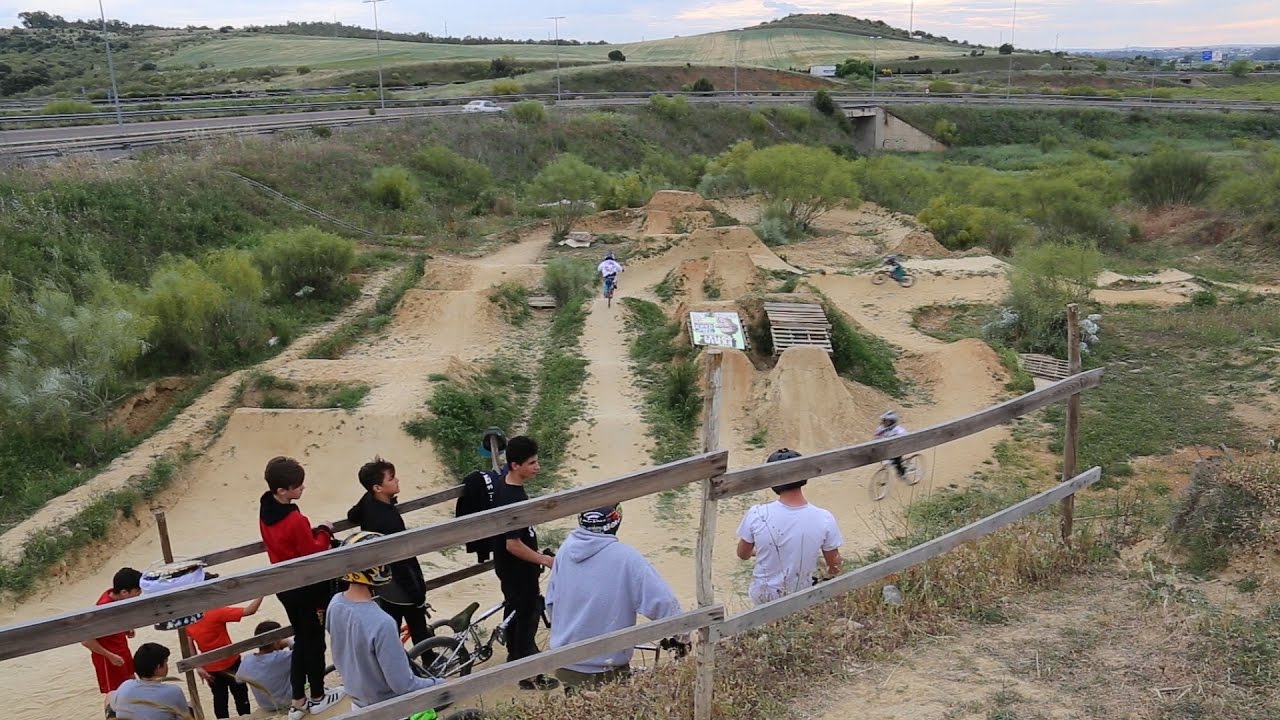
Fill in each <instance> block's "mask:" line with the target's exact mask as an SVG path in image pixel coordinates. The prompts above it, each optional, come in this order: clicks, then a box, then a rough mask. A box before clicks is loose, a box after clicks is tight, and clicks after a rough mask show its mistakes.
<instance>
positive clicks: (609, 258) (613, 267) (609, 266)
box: [596, 250, 623, 287]
mask: <svg viewBox="0 0 1280 720" xmlns="http://www.w3.org/2000/svg"><path fill="white" fill-rule="evenodd" d="M596 270H599V271H600V274H601V275H602V276H604V277H605V278H606V279H607V278H608V277H609V276H610V275H612V276H613V284H614V286H615V287H616V286H617V284H618V273H620V272H622V271H623V267H622V263H620V262H618V261H617V260H614V259H613V251H612V250H610V251H609V252H607V253H605V256H604V262H602V263H600V265H599V266H597V267H596Z"/></svg>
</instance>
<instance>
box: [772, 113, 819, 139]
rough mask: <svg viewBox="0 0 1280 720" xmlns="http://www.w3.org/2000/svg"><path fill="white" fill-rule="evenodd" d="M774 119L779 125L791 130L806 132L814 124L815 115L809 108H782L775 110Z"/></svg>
mask: <svg viewBox="0 0 1280 720" xmlns="http://www.w3.org/2000/svg"><path fill="white" fill-rule="evenodd" d="M773 117H774V118H776V119H777V120H778V122H779V123H781V124H783V125H785V126H787V127H789V128H791V129H792V130H793V131H795V132H798V133H800V132H804V131H805V130H808V129H809V126H810V125H812V124H813V114H812V113H811V112H809V109H808V108H802V107H780V108H775V109H774V111H773Z"/></svg>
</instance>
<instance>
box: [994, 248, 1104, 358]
mask: <svg viewBox="0 0 1280 720" xmlns="http://www.w3.org/2000/svg"><path fill="white" fill-rule="evenodd" d="M1101 271H1102V255H1101V254H1100V253H1099V252H1098V251H1097V249H1096V248H1094V247H1092V246H1088V245H1059V244H1054V243H1045V244H1042V245H1022V246H1020V247H1019V248H1018V249H1017V250H1016V251H1015V253H1014V256H1013V263H1012V265H1011V267H1010V269H1009V295H1008V296H1007V297H1006V298H1005V301H1004V305H1005V307H1004V308H1003V309H1002V310H1001V311H1000V314H999V315H998V316H997V317H996V318H994V319H993V320H992V322H990V323H988V324H987V325H986V327H984V333H985V334H986V335H987V337H988V338H991V339H993V340H996V341H998V342H1000V343H1002V344H1004V345H1008V346H1009V347H1013V348H1017V349H1019V350H1022V351H1024V352H1040V353H1046V354H1049V355H1054V356H1057V357H1066V345H1067V321H1066V312H1067V311H1066V308H1067V305H1069V304H1071V303H1078V304H1081V305H1084V304H1086V303H1087V302H1088V301H1089V293H1090V291H1091V290H1092V289H1093V284H1094V279H1095V278H1096V277H1097V275H1098V273H1099V272H1101Z"/></svg>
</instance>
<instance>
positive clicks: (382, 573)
mask: <svg viewBox="0 0 1280 720" xmlns="http://www.w3.org/2000/svg"><path fill="white" fill-rule="evenodd" d="M382 536H383V535H382V533H378V532H370V531H367V530H361V531H360V532H357V533H352V534H351V535H350V536H349V537H348V538H347V539H346V540H343V541H342V547H347V546H349V545H356V544H358V543H362V542H366V541H369V540H377V539H378V538H380V537H382ZM342 579H343V580H346V581H347V582H349V583H358V584H360V585H371V586H374V587H377V586H378V585H386V584H387V583H389V582H391V573H389V572H387V566H386V565H377V566H374V567H371V568H369V569H368V570H352V571H351V572H349V573H347V574H346V575H343V576H342Z"/></svg>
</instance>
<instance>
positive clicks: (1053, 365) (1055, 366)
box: [1018, 353, 1071, 380]
mask: <svg viewBox="0 0 1280 720" xmlns="http://www.w3.org/2000/svg"><path fill="white" fill-rule="evenodd" d="M1018 362H1019V363H1020V364H1021V365H1022V369H1024V370H1026V371H1027V372H1029V373H1031V374H1032V375H1034V376H1036V377H1038V378H1044V379H1045V380H1061V379H1063V378H1065V377H1069V376H1070V375H1071V366H1070V365H1068V364H1067V361H1066V360H1059V359H1058V358H1056V357H1050V356H1048V355H1040V354H1038V353H1022V354H1021V355H1018Z"/></svg>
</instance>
